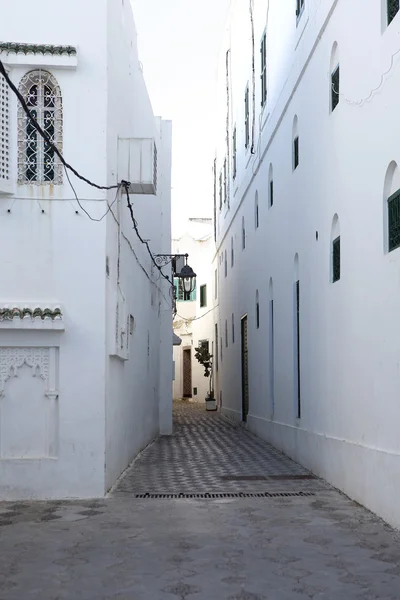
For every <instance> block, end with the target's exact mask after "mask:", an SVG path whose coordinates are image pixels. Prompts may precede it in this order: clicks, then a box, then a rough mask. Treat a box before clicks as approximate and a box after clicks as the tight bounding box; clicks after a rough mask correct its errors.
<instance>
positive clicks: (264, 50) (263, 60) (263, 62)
mask: <svg viewBox="0 0 400 600" xmlns="http://www.w3.org/2000/svg"><path fill="white" fill-rule="evenodd" d="M260 53H261V75H260V79H261V107H262V108H264V107H265V105H266V104H267V98H268V88H267V30H266V29H264V32H263V34H262V37H261V47H260Z"/></svg>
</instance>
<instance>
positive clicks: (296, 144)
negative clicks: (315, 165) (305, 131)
mask: <svg viewBox="0 0 400 600" xmlns="http://www.w3.org/2000/svg"><path fill="white" fill-rule="evenodd" d="M299 164H300V139H299V136H298V135H296V137H295V138H294V139H293V171H296V169H297V168H298V166H299Z"/></svg>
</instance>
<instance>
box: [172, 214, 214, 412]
mask: <svg viewBox="0 0 400 600" xmlns="http://www.w3.org/2000/svg"><path fill="white" fill-rule="evenodd" d="M212 227H213V225H212V219H195V218H193V219H189V223H188V227H187V232H186V233H185V234H184V235H183V236H182V237H181V238H179V239H174V240H172V253H173V254H188V255H189V257H188V264H189V265H190V266H191V267H192V269H193V270H194V271H195V273H196V275H197V282H196V292H195V294H192V296H191V297H192V298H193V300H184V301H182V300H180V299H179V297H178V298H177V303H176V307H177V315H176V317H175V319H174V332H175V333H176V335H178V336H179V337H180V338H181V340H182V344H181V345H180V346H175V347H174V362H175V379H174V386H173V397H174V399H180V398H183V397H187V398H191V399H192V400H193V401H194V402H205V398H206V395H207V392H208V391H209V384H210V380H209V378H207V377H204V367H202V365H201V364H200V363H199V362H198V360H197V359H196V358H195V354H196V350H195V349H196V348H197V347H198V346H199V343H200V342H207V341H208V343H209V352H210V353H211V354H212V352H213V327H214V319H215V317H214V312H215V307H216V304H217V302H216V299H215V290H214V280H213V277H212V275H211V273H210V264H211V262H212V259H213V256H214V254H215V242H214V239H213V233H212ZM203 286H205V291H203V304H204V305H203V306H202V305H201V304H202V303H201V297H202V294H201V291H200V289H201V288H202V287H203ZM204 301H205V303H204ZM185 353H186V354H189V353H190V365H191V385H188V384H187V385H188V387H187V388H186V385H185V383H184V376H183V372H184V356H185Z"/></svg>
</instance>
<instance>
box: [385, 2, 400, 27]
mask: <svg viewBox="0 0 400 600" xmlns="http://www.w3.org/2000/svg"><path fill="white" fill-rule="evenodd" d="M399 9H400V0H387V22H388V25H390V23H391V22H392V21H393V19H394V18H395V16H396V15H397V13H398V12H399Z"/></svg>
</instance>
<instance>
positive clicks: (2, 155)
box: [0, 75, 10, 183]
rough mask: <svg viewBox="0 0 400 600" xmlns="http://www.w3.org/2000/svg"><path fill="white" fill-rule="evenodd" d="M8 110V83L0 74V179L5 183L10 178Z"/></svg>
mask: <svg viewBox="0 0 400 600" xmlns="http://www.w3.org/2000/svg"><path fill="white" fill-rule="evenodd" d="M9 111H10V107H9V90H8V85H7V82H6V80H5V79H4V77H3V76H2V75H0V181H2V182H7V183H8V182H9V179H10V147H9V144H10V141H9V116H10V113H9Z"/></svg>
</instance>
